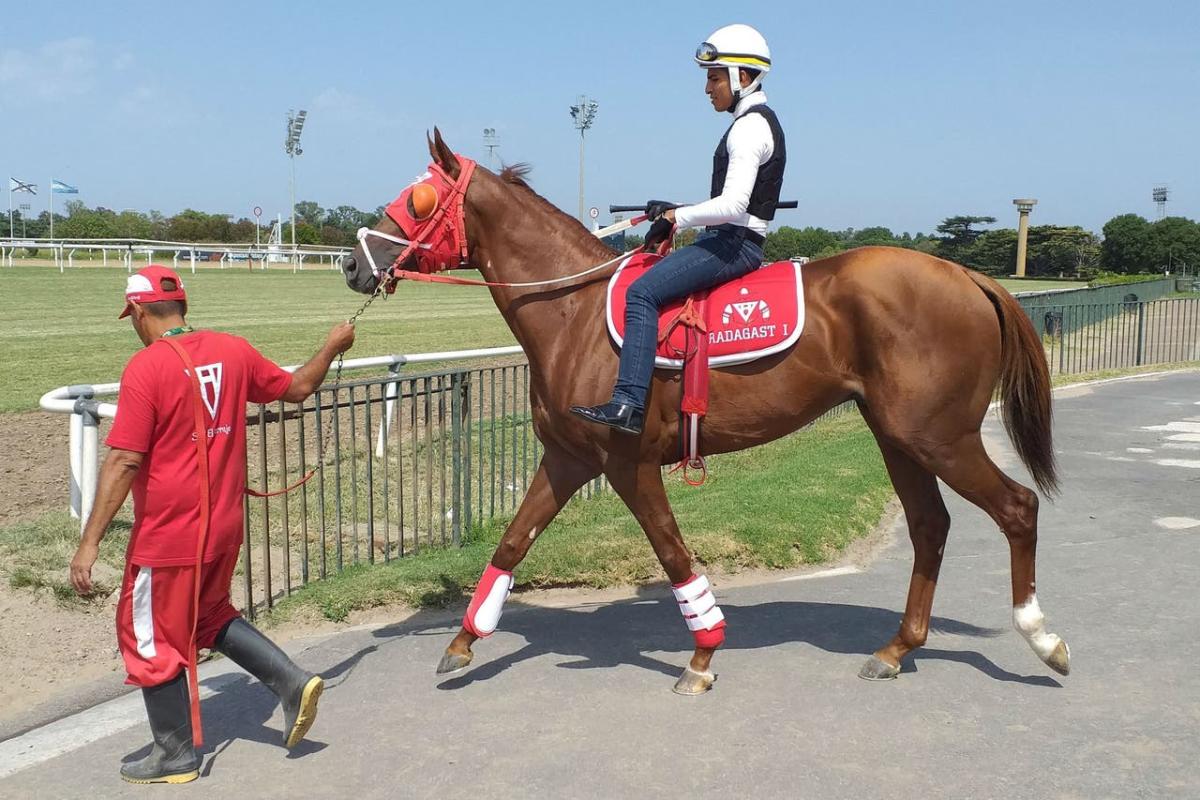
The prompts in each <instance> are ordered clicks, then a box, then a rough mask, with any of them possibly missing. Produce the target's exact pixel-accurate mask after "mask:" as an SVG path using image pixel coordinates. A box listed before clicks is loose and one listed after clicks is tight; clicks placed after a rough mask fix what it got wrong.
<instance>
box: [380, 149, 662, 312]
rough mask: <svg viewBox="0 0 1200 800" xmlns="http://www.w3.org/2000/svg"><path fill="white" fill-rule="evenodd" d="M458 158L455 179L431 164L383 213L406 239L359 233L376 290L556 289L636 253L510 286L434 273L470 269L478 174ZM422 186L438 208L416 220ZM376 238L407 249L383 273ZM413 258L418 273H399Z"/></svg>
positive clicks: (472, 165) (639, 219)
mask: <svg viewBox="0 0 1200 800" xmlns="http://www.w3.org/2000/svg"><path fill="white" fill-rule="evenodd" d="M455 157H456V158H457V159H458V163H459V165H460V171H459V173H458V179H457V180H455V179H454V178H451V177H450V175H449V173H447V172H446V171H445V170H444V169H442V168H441V166H439V165H438V164H436V163H434V164H430V165H429V170H428V171H427V172H426V173H425V174H424V175H422V176H421V177H419V178H418V179H417V180H415V181H414V182H413V183H412V184H410V185H409V186H408V187H406V188H405V190H404V191H403V192H401V193H400V196H399V197H397V198H396V199H395V200H393V201H392V202H391V203H390V204H389V205H388V207H387V209H386V210H385V213H386V214H387V215H388V217H390V218H391V219H392V221H393V222H395V223H396V225H398V226H399V227H400V231H401V232H402V233H403V234H404V236H393V235H391V234H388V233H384V232H382V231H377V230H372V229H371V228H359V229H358V241H359V244H360V245H361V247H362V250H363V254H364V255H365V256H366V257H367V263H368V264H369V265H370V267H371V273H372V274H373V275H374V276H375V278H376V280H378V281H379V289H377V291H386V292H387V293H388V294H391V293H392V292H394V291H395V290H396V283H397V281H399V280H402V279H403V280H415V281H425V282H429V283H454V284H459V285H464V286H499V287H509V288H536V287H543V286H555V285H558V284H562V283H567V282H569V281H573V280H575V279H576V278H581V277H584V276H586V275H590V274H592V273H595V272H599V271H601V270H604V269H608V268H609V267H611V266H612V265H614V264H616V263H618V262H619V261H621V260H622V259H624V258H625V257H626V256H628V255H629V254H630V253H632V252H633V251H628V252H625V253H622V254H621V255H619V256H617V257H615V258H612V259H609V260H608V261H605V262H604V263H602V264H598V265H596V266H594V267H591V268H589V269H585V270H583V271H581V272H576V273H574V274H571V275H564V276H562V277H560V278H550V279H548V280H542V281H524V282H518V283H510V282H500V281H480V280H474V279H472V278H454V277H451V276H449V275H438V274H436V273H439V272H445V271H446V270H452V269H461V268H464V267H466V266H468V263H467V257H468V253H467V218H466V211H465V209H464V202H465V200H466V196H467V185H468V184H469V183H470V182H471V176H472V175H473V174H474V172H475V162H474V161H472V160H471V159H469V158H467V157H465V156H461V155H458V154H455ZM422 184H424V185H427V186H431V187H433V189H434V191H435V192H436V193H437V202H436V204H435V205H434V210H433V212H432V213H431V214H429V215H428V216H426V217H425V218H420V217H418V216H417V210H416V208H415V207H414V204H413V202H412V197H413V191H414V189H415V188H416V187H417V186H419V185H422ZM645 219H646V217H645V216H641V217H635V218H634V219H633V223H634V224H637V223H640V222H643V221H644V220H645ZM372 236H373V237H376V238H378V239H386V240H387V241H389V242H395V243H396V244H400V245H403V246H404V249H403V250H402V251H400V254H399V255H398V256H396V258H395V260H394V261H392V263H391V265H390V266H388V267H386V268H382V269H381V268H380V267H379V266H378V265H376V263H375V256H374V255H373V254H372V253H371V248H370V247H369V246H368V245H367V238H368V237H372ZM668 243H669V240H668ZM409 256H413V258H414V259H415V260H416V262H417V269H416V271H415V272H414V271H412V270H403V269H399V266H400V264H402V263H403V262H404V260H405V259H407V258H408V257H409Z"/></svg>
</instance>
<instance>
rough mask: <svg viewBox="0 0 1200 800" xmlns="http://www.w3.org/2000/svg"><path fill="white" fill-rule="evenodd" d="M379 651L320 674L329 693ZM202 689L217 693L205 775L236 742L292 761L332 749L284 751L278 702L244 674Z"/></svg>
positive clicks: (207, 706)
mask: <svg viewBox="0 0 1200 800" xmlns="http://www.w3.org/2000/svg"><path fill="white" fill-rule="evenodd" d="M376 649H377V648H376V647H375V646H372V647H367V648H364V649H362V650H360V651H358V652H357V653H354V654H353V655H351V656H349V657H347V658H345V659H343V660H342V661H340V662H339V663H337V664H334V665H333V666H331V667H329V668H327V669H323V670H321V671H320V673H319V674H320V676H321V677H322V678H324V679H325V691H326V692H328V691H333V690H336V689H337V687H338V686H339V685H341V684H342V683H344V682H345V681H346V679H347V678H349V676H350V673H351V672H353V670H354V668H355V666H357V665H358V663H359V662H360V661H362V660H363V659H364V658H366V657H367V656H368V655H370V654H371V653H373V652H375V650H376ZM310 669H311V667H310ZM339 679H340V680H339ZM201 685H202V686H204V687H206V688H211V689H213V690H214V693H213V694H212V696H210V697H207V698H205V699H204V700H203V701H202V702H201V712H202V723H203V726H204V741H205V746H204V747H203V748H200V754H201V757H202V758H203V759H204V763H203V766H202V768H201V773H202V774H203V775H205V776H207V775H208V774H209V773H210V772H211V771H212V768H213V764H214V763H215V762H216V760H217V758H219V757H220V755H221V753H222V752H224V750H225V749H226V748H227V747H229V745H230V744H232V743H233V741H234V740H235V739H244V740H246V741H251V742H262V743H263V744H269V745H274V746H276V747H278V748H279V749H280V752H281V754H283V755H284V756H285V757H286V758H289V759H294V758H304V757H305V756H307V755H311V754H312V753H319V752H320V751H322V750H324V749H325V748H326V747H327V746H328V745H327V744H325V743H324V742H321V741H317V740H313V739H305V740H303V741H301V742H300V743H299V744H298V745H296V746H295V747H294V748H292V749H291V750H286V749H284V746H283V731H282V730H281V729H280V728H278V727H271V726H269V725H268V724H267V723H268V722H270V720H271V717H272V716H274V714H275V710H276V708H278V706H279V701H278V699H277V698H276V697H275V695H274V694H273V693H272V692H271V690H270V689H268V688H267V687H266V686H264V685H262V684H261V683H259V682H258V681H257V680H254V679H253V678H252V677H250V676H249V675H247V674H246V673H244V672H241V673H237V674H235V675H232V676H231V675H222V676H218V677H217V678H210V679H207V680H204V681H201ZM150 747H151V745H149V744H147V745H146V746H144V747H142V748H140V749H139V750H137V751H135V752H133V753H130V754H129V755H127V756H125V758H123V759H122V761H123V762H125V763H128V762H130V761H136V760H138V759H140V758H143V757H145V756H146V755H148V754H149V753H150ZM205 756H207V757H205Z"/></svg>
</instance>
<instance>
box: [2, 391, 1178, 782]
mask: <svg viewBox="0 0 1200 800" xmlns="http://www.w3.org/2000/svg"><path fill="white" fill-rule="evenodd" d="M1056 411H1057V428H1056V431H1057V448H1058V449H1059V452H1060V458H1061V462H1062V468H1063V470H1062V471H1063V476H1064V478H1065V481H1064V491H1063V494H1062V497H1061V499H1059V500H1058V501H1057V502H1055V503H1053V504H1049V503H1044V504H1043V511H1042V516H1041V547H1040V551H1039V556H1040V558H1039V563H1038V567H1039V573H1038V575H1039V581H1038V588H1039V592H1038V594H1039V597H1040V599H1041V602H1042V607H1043V609H1044V610H1045V612H1046V614H1047V618H1048V627H1049V629H1050V630H1051V631H1053V632H1056V633H1059V634H1061V635H1062V636H1063V637H1064V638H1065V639H1066V640H1067V641H1068V643H1069V644H1070V646H1071V653H1072V657H1073V661H1072V668H1073V671H1072V674H1071V675H1070V676H1069V677H1065V678H1063V677H1059V676H1057V675H1055V674H1054V673H1052V672H1051V671H1050V670H1049V669H1048V668H1046V667H1044V666H1043V665H1042V664H1041V663H1040V662H1039V661H1038V660H1037V658H1036V657H1035V656H1034V655H1033V653H1032V652H1031V651H1030V650H1029V648H1028V647H1027V646H1026V644H1025V643H1024V641H1023V640H1021V638H1020V637H1019V636H1018V635H1017V634H1016V633H1015V632H1013V630H1012V628H1011V625H1010V608H1009V569H1008V549H1007V545H1006V543H1005V540H1004V538H1003V536H1002V535H1001V534H1000V533H999V532H998V531H997V530H996V528H995V526H993V525H992V524H991V522H990V521H989V520H987V518H986V517H984V515H983V514H982V513H981V512H979V511H978V510H977V509H975V508H974V507H972V506H969V505H967V504H966V503H964V502H963V501H961V500H960V499H958V498H957V497H952V496H950V495H949V493H948V494H947V500H948V503H949V505H950V511H951V514H952V516H953V518H954V526H953V528H952V530H951V534H950V543H949V546H948V550H947V556H946V561H945V564H944V566H943V569H942V581H941V585H940V586H939V589H938V596H937V600H936V603H935V605H934V615H935V618H934V628H935V631H934V632H933V633H932V635H931V636H930V638H929V642H928V645H927V647H926V648H925V649H923V650H921V651H919V654H918V655H917V656H916V657H915V659H912V660H910V661H909V662H908V663H906V664H905V667H904V671H903V672H902V673H901V675H900V677H899V679H898V680H896V681H892V682H888V683H868V682H866V681H862V680H860V679H858V678H857V677H856V672H857V670H858V667H859V665H860V664H861V663H862V661H863V660H864V659H865V657H866V656H867V655H868V654H869V653H870V652H871V651H872V650H873V649H874V648H875V647H877V646H878V645H880V644H881V643H883V642H884V641H886V640H887V639H888V638H889V637H890V636H891V635H892V633H893V632H894V630H895V628H896V625H897V622H898V612H899V610H900V609H901V608H902V605H903V600H904V593H905V591H906V586H907V582H908V573H909V569H910V549H909V545H908V542H907V539H906V537H905V535H904V533H903V529H899V530H898V532H897V535H896V536H895V537H894V540H893V541H892V542H891V543H890V544H888V545H886V546H885V547H884V549H883V550H882V552H881V553H880V554H879V556H878V557H877V558H876V560H875V561H874V562H873V563H872V564H871V565H870V566H869V567H867V568H866V569H865V570H864V571H861V572H858V573H850V574H845V573H843V574H840V575H835V576H831V577H816V578H813V579H807V580H784V581H779V580H772V581H771V582H768V583H762V584H758V585H751V586H740V587H735V588H727V589H721V588H720V587H718V596H719V598H720V600H721V604H722V607H723V608H724V610H725V613H726V615H727V617H728V619H729V625H730V628H729V640H728V644H727V647H726V648H725V649H723V650H722V651H721V652H720V653H719V654H718V656H717V659H716V662H715V666H716V669H717V671H718V673H719V680H718V681H717V684H716V686H715V688H714V690H713V691H712V692H710V693H708V694H707V695H705V696H703V697H700V698H682V697H677V696H675V695H673V694H672V693H671V691H670V689H671V684H672V682H673V681H674V679H675V677H676V676H677V675H678V673H679V671H680V668H681V667H682V666H683V665H684V663H686V660H687V652H688V651H689V649H690V637H689V636H688V635H687V634H686V633H685V631H684V629H683V625H682V623H681V621H680V619H679V615H678V612H677V611H676V610H675V608H674V603H672V602H670V598H669V595H668V593H667V591H666V590H665V588H663V587H661V586H659V587H650V588H647V589H644V590H642V591H641V593H640V594H639V595H638V596H636V597H631V598H629V599H627V600H624V601H619V602H605V603H592V604H576V605H571V606H563V607H558V608H546V607H536V608H530V607H522V605H521V604H520V603H518V602H513V603H510V608H509V610H508V613H507V614H506V616H505V618H504V620H503V622H502V625H501V628H502V630H501V631H500V632H499V633H497V634H496V635H495V636H493V637H492V638H491V639H489V640H487V641H485V642H482V643H480V644H479V645H478V646H477V656H476V664H475V666H474V667H473V668H472V669H471V670H470V671H468V672H465V673H463V674H461V675H458V676H454V677H451V678H448V679H447V678H436V677H435V676H434V674H433V667H434V665H435V664H436V663H437V660H438V657H439V655H440V654H441V651H442V649H443V647H444V646H445V645H446V644H447V642H448V641H449V638H450V634H451V632H452V630H453V629H454V625H453V619H454V618H453V617H451V616H449V615H446V614H441V615H427V616H426V615H419V616H418V617H416V618H414V619H412V620H410V621H408V622H406V623H405V624H402V625H396V626H391V627H382V628H375V629H370V630H367V629H363V630H352V631H348V632H343V633H339V634H337V635H334V636H331V637H326V638H324V639H321V640H313V641H310V642H308V643H307V644H306V645H302V646H300V647H297V648H293V649H296V650H297V652H298V656H297V657H298V659H299V660H300V661H301V662H302V663H303V664H305V665H307V666H308V667H309V668H311V669H314V670H320V671H322V672H323V673H324V674H325V675H326V676H327V678H328V679H329V683H330V688H329V689H328V690H327V691H326V694H325V696H324V698H323V700H322V705H321V715H320V718H319V720H318V721H317V724H316V726H315V727H314V728H313V730H312V733H311V741H309V742H307V743H305V744H304V745H303V746H302V747H301V748H299V749H298V750H297V751H296V752H294V753H292V754H291V755H289V754H287V753H286V751H284V750H283V749H281V748H280V747H279V745H278V742H277V737H278V730H279V727H280V714H279V713H278V711H277V710H276V709H275V708H274V706H273V703H272V698H271V696H270V695H269V694H268V692H267V690H266V689H264V688H263V687H262V686H260V685H259V684H257V683H254V682H250V681H248V680H247V678H246V677H245V676H244V675H243V674H241V673H240V672H237V671H236V670H234V671H232V672H231V671H230V669H231V668H230V666H229V665H228V664H227V663H221V662H218V663H216V664H210V665H208V671H207V674H206V677H205V684H206V686H207V688H208V691H209V692H210V693H211V697H209V699H207V700H206V702H205V704H204V714H205V720H206V730H207V734H208V741H209V748H208V755H207V756H206V758H205V765H204V768H203V777H202V779H201V780H200V781H197V782H195V783H192V784H190V785H188V786H186V787H154V788H146V787H131V786H126V785H125V784H123V783H121V782H120V780H119V779H118V777H117V767H118V764H119V762H120V761H121V759H122V758H123V757H125V756H127V755H130V754H137V755H140V754H141V752H144V751H143V750H142V747H143V745H144V744H145V742H146V740H147V738H148V737H147V732H146V729H145V728H144V723H143V722H142V717H141V713H142V712H141V710H140V700H139V698H138V697H137V696H136V695H130V696H127V697H124V698H120V699H118V700H114V701H111V702H109V703H106V704H103V705H101V706H98V707H97V708H94V709H92V710H90V711H88V712H85V713H83V714H81V715H76V716H74V717H70V718H67V719H65V720H62V721H60V722H58V723H55V724H54V725H51V726H48V727H45V728H42V729H39V730H35V731H32V732H30V733H28V734H25V735H24V736H21V737H18V738H16V739H10V740H9V741H7V742H4V743H0V776H6V777H3V778H0V797H4V798H20V797H56V798H57V797H88V798H104V797H150V796H155V797H158V796H164V797H165V796H166V795H168V794H171V795H172V796H189V797H202V796H203V797H222V798H235V797H236V798H240V797H279V798H284V797H287V798H298V797H356V798H375V797H442V798H458V797H655V798H664V797H735V796H736V797H744V796H757V797H805V798H855V799H856V800H860V799H861V800H867V799H870V800H874V799H875V798H906V797H955V798H988V797H1004V798H1089V799H1090V798H1101V797H1113V798H1135V797H1136V798H1149V797H1200V742H1198V733H1200V681H1198V680H1197V673H1198V672H1200V643H1198V642H1197V633H1198V626H1197V617H1198V611H1200V602H1198V601H1197V599H1196V587H1197V586H1198V585H1200V552H1198V549H1200V520H1198V519H1195V518H1197V517H1200V373H1198V372H1190V373H1175V374H1172V375H1168V376H1161V377H1148V378H1139V379H1136V380H1122V381H1117V382H1110V383H1106V384H1102V385H1097V386H1094V387H1091V388H1087V389H1075V390H1067V391H1064V392H1060V393H1059V394H1058V398H1057V401H1056ZM987 432H988V435H989V447H990V449H991V450H992V451H993V453H994V454H995V456H996V457H997V458H998V459H1000V460H1001V461H1002V462H1003V463H1004V464H1005V465H1006V466H1007V467H1008V468H1010V469H1012V470H1013V472H1014V474H1016V475H1020V476H1021V479H1022V480H1027V479H1026V478H1025V477H1024V475H1023V472H1020V471H1017V470H1016V469H1015V468H1013V467H1012V464H1013V459H1012V457H1011V455H1010V454H1009V453H1010V451H1009V450H1008V447H1007V443H1006V442H1005V441H1004V440H1003V439H1002V438H1001V435H1000V431H999V428H998V426H997V425H996V424H995V423H994V422H992V421H989V423H988V429H987ZM89 740H90V741H89ZM51 752H61V753H62V754H61V755H58V756H56V757H52V758H48V759H44V760H41V761H40V762H38V763H32V764H31V763H30V762H31V760H32V761H36V760H37V759H38V758H41V757H42V756H45V755H46V754H48V753H51Z"/></svg>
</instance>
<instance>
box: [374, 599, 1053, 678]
mask: <svg viewBox="0 0 1200 800" xmlns="http://www.w3.org/2000/svg"><path fill="white" fill-rule="evenodd" d="M662 591H663V590H662V588H661V587H648V588H647V589H646V590H642V591H639V594H640V595H642V596H653V597H654V598H655V599H653V600H650V599H640V598H639V599H633V600H627V601H623V602H617V603H603V604H596V606H595V607H594V608H589V607H588V606H586V605H585V606H576V607H574V608H541V607H539V608H530V607H525V608H522V609H520V611H519V612H518V613H513V614H509V615H507V616H506V617H505V619H504V622H503V623H502V629H503V630H504V631H506V632H509V633H516V634H518V635H519V636H521V637H523V638H524V639H525V642H526V643H525V645H524V646H523V647H521V648H520V649H518V650H516V651H514V652H512V653H509V654H507V655H503V656H500V657H498V658H496V659H493V660H488V661H485V662H484V663H480V664H479V665H478V666H476V667H473V668H472V669H470V670H469V671H468V672H466V673H463V674H459V675H454V676H452V677H450V678H448V679H446V680H444V681H443V682H441V683H440V684H439V685H438V686H439V688H441V689H447V690H449V689H460V688H462V687H464V686H469V685H471V684H473V683H476V682H479V681H486V680H489V679H491V678H494V677H496V676H498V675H500V674H501V673H503V672H504V671H505V670H507V669H508V668H509V667H512V666H514V665H516V664H519V663H520V662H522V661H526V660H528V659H531V658H537V657H539V656H543V655H554V656H562V657H564V658H563V659H562V660H561V661H559V663H558V665H557V666H559V667H560V668H563V669H605V668H612V667H617V666H622V665H633V666H638V667H642V668H643V669H647V670H651V671H654V672H659V673H662V674H663V675H668V676H670V677H672V678H674V677H677V676H678V675H679V673H680V671H681V669H682V666H683V663H684V660H683V658H682V657H683V656H686V655H689V654H690V653H691V651H692V642H691V637H690V636H688V635H687V632H686V631H685V630H683V629H682V626H681V625H680V622H679V614H678V611H677V610H676V609H675V605H674V603H668V602H661V594H662ZM721 608H722V610H723V611H724V612H725V616H726V618H727V619H728V621H729V636H728V637H727V638H726V640H725V645H724V649H727V650H758V649H762V648H769V647H775V646H778V645H782V644H789V643H806V644H809V645H812V646H813V647H817V648H819V649H821V650H824V651H826V652H830V653H839V654H846V655H862V656H863V658H864V659H865V658H866V657H867V656H868V655H870V654H871V653H872V652H873V651H874V650H875V649H876V648H877V647H878V646H879V645H880V644H881V643H883V642H886V641H888V640H889V639H890V638H891V637H892V636H893V635H894V634H895V632H896V630H897V628H898V626H899V623H900V615H899V614H898V613H896V612H895V611H892V610H889V609H883V608H875V607H872V606H858V605H846V604H842V603H814V602H803V601H780V602H769V603H759V604H754V605H735V604H730V603H722V604H721ZM438 629H439V630H440V631H444V630H445V626H438ZM930 629H931V632H938V633H945V634H951V635H956V636H965V637H993V636H997V635H1000V634H1002V633H1005V632H1006V631H1005V630H996V629H993V628H981V627H979V626H976V625H972V624H970V623H967V622H961V621H959V620H954V619H949V618H946V617H933V619H932V620H931V621H930ZM423 632H424V633H426V634H427V635H433V633H434V631H433V629H431V628H428V627H424V629H422V628H421V627H414V626H413V625H411V624H408V625H404V624H402V625H396V626H389V627H385V628H381V629H379V630H378V631H376V632H375V635H376V636H377V637H381V638H393V637H396V636H403V635H406V634H420V633H423ZM661 653H678V654H680V655H681V658H680V659H677V661H678V663H671V662H668V661H665V660H663V659H662V658H659V657H657V656H656V655H652V654H661ZM481 655H483V654H481ZM484 657H485V658H486V656H484ZM924 660H942V661H956V662H959V663H962V664H966V665H968V666H971V667H974V668H975V669H977V670H979V671H980V672H982V673H983V674H985V675H987V676H988V677H990V678H992V679H994V680H998V681H1011V682H1016V683H1024V684H1029V685H1033V686H1054V687H1057V686H1061V684H1059V682H1058V681H1056V680H1055V679H1054V678H1052V677H1050V676H1048V675H1019V674H1017V673H1014V672H1010V671H1008V670H1006V669H1004V668H1002V667H1000V666H999V665H997V664H996V663H995V662H993V661H991V660H990V659H989V658H987V657H986V656H984V655H983V654H982V653H979V652H976V651H974V650H939V649H926V648H921V649H919V650H917V651H916V653H914V655H913V656H912V657H910V658H907V659H905V662H904V666H903V669H902V671H903V672H916V671H917V669H918V665H919V663H920V662H921V661H924Z"/></svg>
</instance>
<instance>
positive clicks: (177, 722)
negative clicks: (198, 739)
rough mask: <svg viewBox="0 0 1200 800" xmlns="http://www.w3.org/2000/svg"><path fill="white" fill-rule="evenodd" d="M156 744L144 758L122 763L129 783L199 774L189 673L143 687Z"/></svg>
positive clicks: (190, 778) (180, 780)
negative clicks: (193, 731) (193, 740)
mask: <svg viewBox="0 0 1200 800" xmlns="http://www.w3.org/2000/svg"><path fill="white" fill-rule="evenodd" d="M142 699H143V700H145V701H146V716H147V717H149V719H150V733H151V734H152V735H153V736H154V746H153V748H152V749H151V750H150V755H148V756H146V757H145V758H143V759H142V760H141V761H134V762H132V763H130V764H123V765H122V766H121V777H122V778H123V779H124V780H127V781H129V782H130V783H187V782H188V781H194V780H196V778H198V777H200V757H199V756H197V755H196V750H195V748H193V747H192V714H191V706H190V704H189V699H188V685H187V673H186V672H180V673H179V674H178V675H177V676H175V678H174V679H173V680H170V681H167V682H166V683H163V684H160V685H158V686H151V687H150V688H148V689H142Z"/></svg>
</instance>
